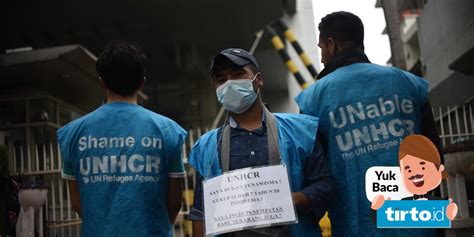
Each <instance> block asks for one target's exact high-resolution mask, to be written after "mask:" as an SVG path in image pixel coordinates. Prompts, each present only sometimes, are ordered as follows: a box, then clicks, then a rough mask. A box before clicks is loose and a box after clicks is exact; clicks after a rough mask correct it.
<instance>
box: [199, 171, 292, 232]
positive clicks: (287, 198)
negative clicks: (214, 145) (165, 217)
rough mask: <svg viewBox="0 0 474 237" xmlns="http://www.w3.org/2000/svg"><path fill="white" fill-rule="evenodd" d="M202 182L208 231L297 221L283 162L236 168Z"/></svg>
mask: <svg viewBox="0 0 474 237" xmlns="http://www.w3.org/2000/svg"><path fill="white" fill-rule="evenodd" d="M203 186H204V209H205V213H206V216H205V218H206V219H205V223H206V234H207V235H210V234H219V233H224V232H231V231H236V230H242V229H249V228H257V227H263V226H271V225H282V224H291V223H295V222H296V214H295V209H294V206H293V201H292V195H291V191H290V184H289V181H288V173H287V171H286V168H285V166H283V165H274V166H267V167H261V168H245V169H240V170H234V171H231V172H227V173H224V174H223V175H221V176H217V177H214V178H212V179H209V180H207V181H205V182H204V185H203Z"/></svg>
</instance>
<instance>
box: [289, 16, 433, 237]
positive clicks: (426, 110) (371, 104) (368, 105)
mask: <svg viewBox="0 0 474 237" xmlns="http://www.w3.org/2000/svg"><path fill="white" fill-rule="evenodd" d="M318 28H319V31H320V36H319V44H318V46H319V47H320V48H321V62H322V63H323V64H324V66H325V67H324V70H322V71H321V73H320V74H319V76H318V78H319V79H320V80H319V81H318V82H317V83H315V84H314V85H312V86H311V87H309V88H308V89H306V90H304V91H303V92H301V94H300V95H298V96H297V97H296V102H297V103H298V105H299V106H300V110H301V112H302V113H303V114H308V115H313V116H317V117H319V118H320V121H319V130H318V138H319V139H321V141H322V144H323V147H324V149H325V151H326V152H327V153H326V154H327V157H328V159H329V160H330V163H331V170H332V175H333V176H334V178H335V180H336V189H337V193H336V196H335V197H334V198H333V199H332V201H333V202H332V203H331V206H330V208H329V217H330V219H331V225H332V228H331V230H332V233H333V236H430V235H433V234H434V231H433V230H407V231H403V230H393V229H392V230H390V229H386V230H379V229H377V228H376V227H375V224H374V223H373V221H372V213H371V209H370V202H369V200H368V199H367V198H366V192H365V173H366V171H367V169H368V168H370V167H372V166H397V165H398V147H399V144H400V141H401V140H402V139H403V138H404V137H405V136H407V135H409V134H411V133H418V134H420V133H421V134H423V135H425V136H426V137H429V138H430V139H431V140H432V141H433V143H434V144H437V146H438V150H439V151H441V150H442V149H441V145H440V140H439V137H438V134H437V132H436V130H435V125H434V120H433V114H432V112H431V106H430V104H429V102H428V82H427V81H426V80H423V79H421V78H419V77H417V76H415V75H413V74H411V73H409V72H405V71H402V70H399V69H397V68H393V67H383V66H379V65H375V64H371V63H370V62H369V60H368V58H367V56H366V55H365V54H364V43H363V39H364V26H363V24H362V21H361V20H360V19H359V17H357V16H356V15H354V14H352V13H349V12H334V13H331V14H329V15H327V16H325V17H324V18H322V20H321V23H320V24H319V27H318Z"/></svg>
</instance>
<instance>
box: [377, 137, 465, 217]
mask: <svg viewBox="0 0 474 237" xmlns="http://www.w3.org/2000/svg"><path fill="white" fill-rule="evenodd" d="M398 160H399V162H400V170H401V174H402V179H403V184H404V186H405V188H406V189H407V190H408V192H410V193H412V194H413V196H410V197H405V198H402V200H442V198H440V197H435V196H432V195H431V194H430V192H431V191H432V190H433V189H435V188H436V187H438V185H439V184H440V183H441V180H442V179H443V177H444V175H445V173H444V166H443V165H442V164H441V159H440V156H439V153H438V150H437V149H436V146H435V145H434V144H433V143H432V142H431V141H430V139H428V138H427V137H425V136H422V135H416V134H412V135H409V136H407V137H405V138H404V139H403V140H402V142H401V144H400V149H399V152H398ZM387 200H390V198H388V199H387ZM384 201H385V198H384V197H383V196H382V195H377V196H375V198H374V201H373V202H372V206H371V207H372V209H374V210H377V209H379V208H380V207H382V206H383V203H384ZM449 201H450V203H449V204H448V206H447V208H446V216H447V217H448V219H450V220H453V219H454V217H456V214H457V212H458V206H457V205H456V203H454V202H453V200H452V199H451V198H450V199H449Z"/></svg>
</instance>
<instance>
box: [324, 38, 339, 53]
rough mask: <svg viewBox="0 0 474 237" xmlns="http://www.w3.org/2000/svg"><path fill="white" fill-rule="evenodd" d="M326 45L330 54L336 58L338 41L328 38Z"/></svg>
mask: <svg viewBox="0 0 474 237" xmlns="http://www.w3.org/2000/svg"><path fill="white" fill-rule="evenodd" d="M326 44H327V47H328V52H329V53H331V56H334V55H336V53H337V52H336V50H337V48H336V47H337V44H336V41H335V40H334V39H333V38H332V37H328V39H327V40H326Z"/></svg>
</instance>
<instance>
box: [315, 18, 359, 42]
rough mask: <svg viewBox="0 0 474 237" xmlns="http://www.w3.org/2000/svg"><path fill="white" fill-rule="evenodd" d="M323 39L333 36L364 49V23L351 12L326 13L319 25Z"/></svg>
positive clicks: (335, 38) (338, 40) (337, 39)
mask: <svg viewBox="0 0 474 237" xmlns="http://www.w3.org/2000/svg"><path fill="white" fill-rule="evenodd" d="M318 29H319V35H320V36H321V38H322V39H328V38H329V37H331V38H333V39H334V40H335V41H336V42H338V43H342V44H347V43H349V44H352V46H353V47H359V48H361V49H364V24H363V23H362V21H361V20H360V18H359V17H358V16H356V15H354V14H352V13H350V12H345V11H339V12H333V13H331V14H328V15H326V16H325V17H323V18H322V19H321V22H320V23H319V25H318Z"/></svg>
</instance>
